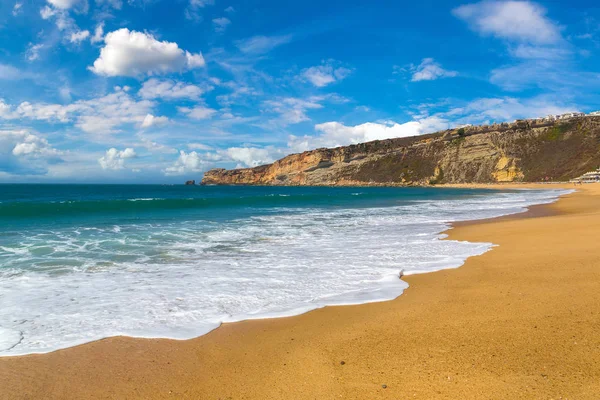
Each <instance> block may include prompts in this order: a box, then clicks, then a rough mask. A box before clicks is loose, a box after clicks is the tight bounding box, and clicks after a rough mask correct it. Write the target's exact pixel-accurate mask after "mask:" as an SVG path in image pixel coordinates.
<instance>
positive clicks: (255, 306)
mask: <svg viewBox="0 0 600 400" xmlns="http://www.w3.org/2000/svg"><path fill="white" fill-rule="evenodd" d="M562 193H565V192H564V191H543V192H539V191H535V192H534V191H522V192H519V193H496V194H490V195H485V196H480V197H478V198H468V199H462V200H439V201H418V202H414V203H412V204H405V205H400V206H396V207H386V208H368V209H310V210H307V209H304V210H293V209H290V210H287V211H288V212H285V213H274V214H273V215H262V216H255V217H252V218H247V219H243V220H235V221H229V222H223V223H215V222H206V221H195V222H185V223H183V222H178V223H162V224H152V225H151V224H144V225H126V224H120V225H119V226H118V227H119V229H116V226H107V227H106V229H100V228H94V229H86V228H78V229H73V230H72V231H55V232H39V233H37V234H35V235H29V236H23V237H22V238H21V239H20V242H19V243H18V247H6V246H5V247H2V248H1V251H0V263H2V266H3V268H2V269H0V271H2V272H0V304H1V307H0V325H1V326H0V355H5V356H6V355H19V354H27V353H40V352H48V351H52V350H56V349H59V348H64V347H69V346H73V345H77V344H81V343H84V342H89V341H92V340H96V339H100V338H104V337H108V336H115V335H128V336H137V337H166V338H175V339H186V338H191V337H195V336H198V335H202V334H205V333H207V332H209V331H210V330H212V329H214V328H216V327H218V326H219V325H220V324H221V323H223V322H231V321H239V320H243V319H252V318H264V317H279V316H288V315H294V314H299V313H302V312H305V311H308V310H312V309H315V308H318V307H322V306H326V305H341V304H356V303H365V302H373V301H383V300H389V299H393V298H395V297H397V296H398V295H400V294H401V293H402V291H403V290H404V289H405V288H406V287H407V286H408V285H407V284H406V283H405V282H404V281H402V280H400V279H399V272H400V271H401V270H403V271H404V273H405V274H416V273H425V272H431V271H436V270H440V269H445V268H456V267H459V266H460V265H462V264H463V262H464V260H465V259H466V258H467V257H469V256H473V255H479V254H482V253H484V252H486V251H488V250H489V249H490V248H491V247H492V244H491V243H469V242H459V241H450V240H440V239H441V238H443V237H444V235H443V234H442V233H441V232H442V231H443V230H445V229H446V228H447V227H448V223H449V222H451V221H458V220H472V219H481V218H489V217H494V216H499V215H505V214H511V213H517V212H521V211H523V210H524V209H525V207H527V206H529V205H532V204H540V203H549V202H552V201H554V200H555V199H556V198H557V197H558V196H559V195H560V194H562ZM16 249H18V251H17V250H16ZM23 263H27V264H28V265H31V266H32V268H31V269H27V270H24V269H20V268H19V267H18V266H19V265H22V264H23Z"/></svg>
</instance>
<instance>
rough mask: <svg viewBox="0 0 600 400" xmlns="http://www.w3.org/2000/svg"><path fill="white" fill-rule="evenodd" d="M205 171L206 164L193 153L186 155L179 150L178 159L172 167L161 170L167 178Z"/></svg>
mask: <svg viewBox="0 0 600 400" xmlns="http://www.w3.org/2000/svg"><path fill="white" fill-rule="evenodd" d="M206 169H207V163H206V161H204V160H203V159H202V157H200V155H199V154H198V153H196V152H195V151H191V152H189V153H186V152H185V151H183V150H181V151H180V152H179V158H177V160H176V161H175V163H173V165H172V166H170V167H168V168H166V169H164V170H163V173H164V174H165V175H168V176H172V175H183V174H187V173H194V172H204V171H205V170H206Z"/></svg>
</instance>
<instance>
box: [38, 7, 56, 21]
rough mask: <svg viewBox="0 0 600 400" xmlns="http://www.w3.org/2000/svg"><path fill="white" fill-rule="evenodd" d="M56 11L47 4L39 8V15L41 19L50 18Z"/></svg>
mask: <svg viewBox="0 0 600 400" xmlns="http://www.w3.org/2000/svg"><path fill="white" fill-rule="evenodd" d="M56 13H57V11H56V10H55V9H53V8H50V7H48V6H44V7H42V8H41V9H40V16H41V17H42V19H50V18H52V17H53V16H55V15H56Z"/></svg>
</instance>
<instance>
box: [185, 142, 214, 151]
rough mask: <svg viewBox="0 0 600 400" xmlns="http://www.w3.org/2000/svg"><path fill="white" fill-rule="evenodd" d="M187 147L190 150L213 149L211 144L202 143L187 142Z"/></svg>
mask: <svg viewBox="0 0 600 400" xmlns="http://www.w3.org/2000/svg"><path fill="white" fill-rule="evenodd" d="M187 147H188V149H191V150H204V151H209V150H212V149H213V148H212V147H211V146H207V145H205V144H202V143H188V144H187Z"/></svg>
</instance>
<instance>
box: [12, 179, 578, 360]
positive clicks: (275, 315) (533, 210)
mask: <svg viewBox="0 0 600 400" xmlns="http://www.w3.org/2000/svg"><path fill="white" fill-rule="evenodd" d="M487 186H489V185H488V184H473V185H465V184H448V185H438V186H431V187H429V188H430V189H441V190H445V189H452V188H460V189H474V190H477V189H490V190H492V191H494V190H499V191H505V190H511V189H518V190H523V189H538V190H567V188H563V187H561V188H558V187H554V188H547V187H540V186H541V185H539V184H529V183H526V184H523V183H517V184H512V183H503V184H501V185H495V186H492V187H491V188H488V187H487ZM423 187H425V186H423ZM564 195H565V194H561V195H556V198H555V200H554V201H553V203H554V202H556V201H558V200H559V199H560V197H562V196H564ZM548 204H552V203H541V204H533V205H529V206H527V207H525V208H524V211H518V212H512V213H509V214H503V215H499V216H495V217H487V218H482V219H461V220H458V221H453V222H439V225H440V230H439V231H438V232H437V233H436V235H439V236H441V238H439V239H438V240H449V239H448V238H447V237H445V236H447V235H448V232H449V231H450V230H451V229H453V228H455V227H458V226H463V225H469V224H473V223H480V222H487V221H497V220H504V219H512V218H531V217H537V216H542V215H550V214H551V212H550V211H549V210H550V209H549V208H547V207H545V206H546V205H548ZM444 226H445V227H444ZM466 242H469V241H466ZM471 244H475V245H476V244H481V245H489V247H488V249H487V250H484V253H485V252H487V251H491V250H492V249H493V248H494V244H493V243H477V242H471ZM484 253H481V254H484ZM481 254H475V253H472V254H471V255H469V256H464V255H463V256H461V259H462V262H461V264H460V265H446V266H444V267H440V268H439V269H433V270H427V271H410V270H409V271H406V270H405V269H402V268H400V269H399V270H398V273H397V274H395V275H393V276H394V277H396V280H398V279H399V280H400V281H402V284H400V286H406V287H403V288H399V289H396V290H395V291H396V293H394V294H389V293H388V296H385V297H379V298H370V299H365V298H363V299H362V300H359V299H356V300H354V301H352V300H348V301H338V302H335V301H333V302H328V303H320V304H313V306H304V305H301V304H297V305H296V306H295V307H291V308H289V309H286V311H279V312H263V313H258V314H256V315H252V314H247V315H242V316H241V317H240V316H238V317H237V318H234V317H230V318H228V320H226V321H223V322H221V323H220V324H219V325H218V326H216V327H214V328H212V329H210V330H208V331H204V332H202V333H198V332H196V333H194V334H193V335H190V336H183V337H182V336H180V337H178V336H177V335H173V336H170V337H167V336H153V335H151V334H139V335H130V334H128V333H121V332H119V333H113V334H110V335H106V336H103V337H96V338H93V339H92V338H88V339H84V340H81V341H76V342H74V343H73V342H72V343H70V344H69V345H67V346H66V347H57V348H53V349H50V350H44V351H32V352H23V353H17V354H14V353H13V354H0V359H2V358H10V357H26V356H36V355H45V354H50V353H54V352H57V351H64V350H69V349H72V348H75V347H79V346H85V345H87V344H89V343H93V342H98V341H102V340H106V339H111V338H116V337H125V338H129V339H134V340H137V339H144V340H175V341H185V340H193V339H197V338H200V337H202V336H205V335H207V334H209V333H210V332H212V331H214V330H216V329H219V328H220V327H221V326H223V325H227V324H232V323H239V322H245V321H256V320H268V319H281V318H290V317H295V316H298V315H302V314H306V313H309V312H312V311H315V310H318V309H321V308H327V307H345V306H357V305H362V304H370V303H381V302H387V301H393V300H395V299H397V298H398V297H399V296H401V295H402V294H403V293H404V292H405V291H406V290H407V289H408V286H409V285H408V283H406V280H405V279H402V278H403V277H406V276H411V275H420V274H428V273H432V272H438V271H443V270H446V269H455V268H460V267H462V266H463V265H464V264H465V263H466V261H467V260H468V259H469V258H471V257H477V256H479V255H481ZM391 276H392V275H389V276H386V277H391ZM382 279H384V277H383V276H382ZM394 286H395V285H394ZM379 290H380V291H386V285H384V284H383V283H382V284H381V287H380V289H379ZM387 290H390V287H387ZM363 293H364V292H363ZM343 295H344V294H342V295H338V296H334V297H342V296H343ZM392 296H393V297H392ZM0 329H1V327H0ZM15 332H17V331H16V330H15ZM19 333H20V335H21V338H20V340H19V341H18V342H17V343H15V344H14V345H13V346H12V347H11V348H9V349H8V350H10V349H12V348H14V347H16V346H17V345H19V344H20V343H21V341H22V340H23V332H19Z"/></svg>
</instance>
